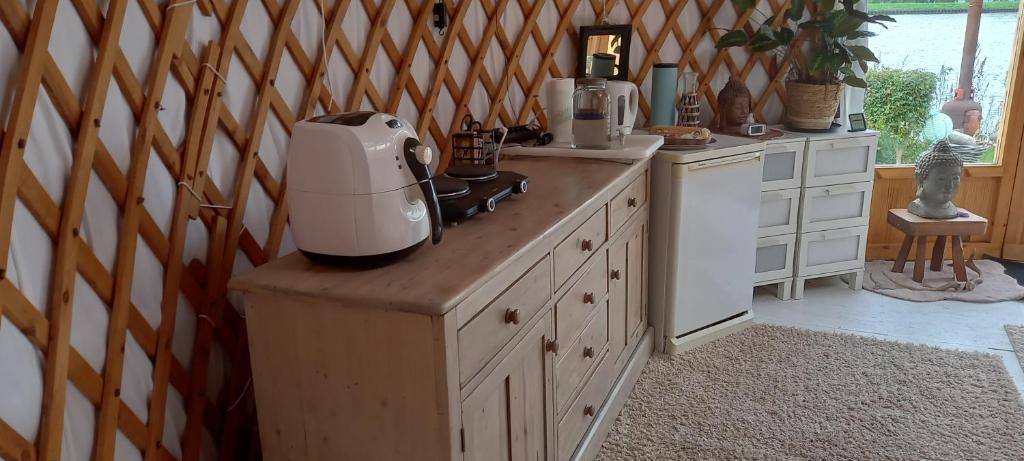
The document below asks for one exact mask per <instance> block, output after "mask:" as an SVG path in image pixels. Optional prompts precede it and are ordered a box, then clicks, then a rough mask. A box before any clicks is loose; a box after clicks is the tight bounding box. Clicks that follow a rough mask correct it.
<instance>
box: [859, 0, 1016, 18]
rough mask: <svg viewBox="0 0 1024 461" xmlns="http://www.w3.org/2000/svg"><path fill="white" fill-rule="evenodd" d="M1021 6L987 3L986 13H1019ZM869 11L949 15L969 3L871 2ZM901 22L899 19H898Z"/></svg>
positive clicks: (985, 5)
mask: <svg viewBox="0 0 1024 461" xmlns="http://www.w3.org/2000/svg"><path fill="white" fill-rule="evenodd" d="M1019 6H1020V4H1019V3H1018V2H1016V1H1011V2H1000V1H996V2H985V3H984V11H985V12H988V13H994V12H1001V11H1007V12H1008V11H1017V9H1018V8H1019ZM868 11H870V12H872V13H886V14H893V13H947V12H960V11H967V3H966V2H963V3H959V2H948V1H945V2H908V1H906V0H900V1H898V2H881V3H878V2H871V3H870V4H869V5H868ZM897 22H899V19H897Z"/></svg>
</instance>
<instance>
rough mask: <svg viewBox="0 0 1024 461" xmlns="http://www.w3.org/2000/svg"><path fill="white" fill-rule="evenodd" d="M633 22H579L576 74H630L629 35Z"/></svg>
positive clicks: (621, 77)
mask: <svg viewBox="0 0 1024 461" xmlns="http://www.w3.org/2000/svg"><path fill="white" fill-rule="evenodd" d="M632 35H633V26H631V25H629V24H623V25H600V26H580V47H579V50H580V51H579V59H578V60H577V62H576V76H577V77H581V78H587V77H604V78H607V79H609V80H626V79H627V78H628V75H629V38H630V37H631V36H632Z"/></svg>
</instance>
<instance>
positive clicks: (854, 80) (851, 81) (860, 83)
mask: <svg viewBox="0 0 1024 461" xmlns="http://www.w3.org/2000/svg"><path fill="white" fill-rule="evenodd" d="M843 83H845V84H847V85H850V86H853V87H857V88H867V87H868V82H865V81H864V79H862V78H860V77H854V76H852V75H850V76H847V77H846V78H844V79H843Z"/></svg>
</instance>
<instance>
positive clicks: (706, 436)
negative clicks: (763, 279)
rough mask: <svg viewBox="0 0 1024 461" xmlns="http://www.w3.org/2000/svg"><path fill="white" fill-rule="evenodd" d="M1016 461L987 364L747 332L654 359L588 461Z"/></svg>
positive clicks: (1014, 423)
mask: <svg viewBox="0 0 1024 461" xmlns="http://www.w3.org/2000/svg"><path fill="white" fill-rule="evenodd" d="M883 458H885V459H1015V460H1019V459H1024V402H1022V401H1021V397H1020V395H1019V394H1018V393H1017V389H1016V388H1015V387H1014V384H1013V381H1012V380H1011V378H1010V376H1009V374H1008V373H1007V372H1006V368H1005V367H1004V366H1003V363H1002V361H1001V360H1000V359H999V357H998V356H994V355H988V354H981V353H969V352H958V351H951V350H945V349H939V348H934V347H926V346H917V345H912V344H905V343H897V342H891V341H883V340H878V339H873V338H866V337H860V336H853V335H841V334H834V333H820V332H813V331H808V330H801V329H795V328H789V327H779V326H768V325H755V326H752V327H750V328H748V329H746V330H743V331H741V332H738V333H736V334H733V335H731V336H727V337H725V338H722V339H719V340H717V341H714V342H711V343H708V344H705V345H703V346H701V347H698V348H696V349H693V350H690V351H687V352H684V353H681V354H677V355H675V356H664V355H655V356H654V357H652V358H651V360H650V362H649V363H648V364H647V366H646V368H645V369H644V371H643V373H642V375H641V376H640V378H639V380H638V382H637V384H636V386H635V387H634V388H633V393H632V395H630V397H629V400H628V401H627V402H626V405H625V407H624V408H623V410H622V413H621V414H620V415H619V417H618V419H617V420H616V422H615V425H614V427H613V428H612V430H611V432H610V434H609V435H608V438H607V439H606V440H605V442H604V445H603V446H602V448H601V453H600V455H599V456H598V459H602V460H633V459H650V460H654V459H658V460H661V459H666V460H669V459H671V460H679V459H815V460H816V459H883Z"/></svg>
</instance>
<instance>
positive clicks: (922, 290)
mask: <svg viewBox="0 0 1024 461" xmlns="http://www.w3.org/2000/svg"><path fill="white" fill-rule="evenodd" d="M975 263H976V264H977V265H978V268H979V269H981V274H980V275H979V274H978V273H977V272H974V271H973V270H971V269H970V268H968V269H967V278H968V279H970V280H971V282H972V284H973V285H974V287H973V289H972V290H969V291H964V290H962V289H961V287H962V284H957V282H956V281H955V278H954V277H953V267H952V266H950V265H949V261H945V263H944V264H943V266H942V271H939V272H932V271H931V269H928V268H925V271H924V282H923V283H917V282H915V281H914V280H913V279H912V277H913V276H914V262H913V261H908V262H907V265H906V267H905V268H904V269H903V272H902V273H899V272H892V261H870V262H868V263H867V264H865V265H864V288H865V289H868V290H871V291H874V292H875V293H879V294H883V295H886V296H891V297H893V298H899V299H905V300H907V301H922V302H923V301H942V300H944V299H950V300H954V301H965V302H972V303H994V302H999V301H1012V300H1015V299H1021V298H1024V287H1022V286H1020V285H1019V284H1017V281H1016V280H1014V279H1013V277H1010V276H1009V275H1006V273H1005V271H1006V269H1005V268H1004V267H1003V265H1002V264H999V263H998V262H995V261H990V260H987V259H983V260H978V261H975Z"/></svg>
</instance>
